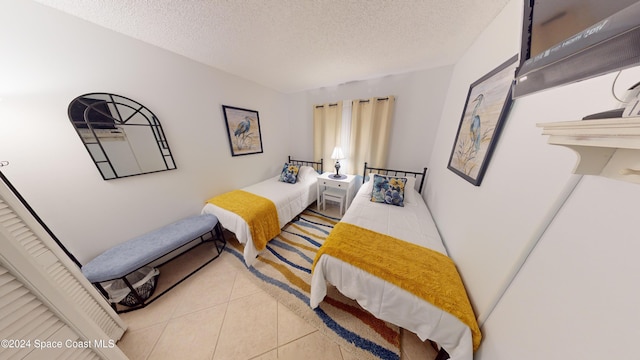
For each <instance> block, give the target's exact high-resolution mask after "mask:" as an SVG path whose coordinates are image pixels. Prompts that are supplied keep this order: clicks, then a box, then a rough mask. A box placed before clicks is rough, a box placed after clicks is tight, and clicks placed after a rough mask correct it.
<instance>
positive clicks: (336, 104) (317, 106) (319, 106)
mask: <svg viewBox="0 0 640 360" xmlns="http://www.w3.org/2000/svg"><path fill="white" fill-rule="evenodd" d="M329 106H338V103H335V104H329ZM321 107H324V105H316V109H317V108H321Z"/></svg>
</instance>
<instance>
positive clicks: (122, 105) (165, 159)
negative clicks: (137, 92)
mask: <svg viewBox="0 0 640 360" xmlns="http://www.w3.org/2000/svg"><path fill="white" fill-rule="evenodd" d="M82 107H84V108H82ZM79 111H82V118H81V119H80V115H79ZM67 113H68V116H69V121H70V122H71V124H72V125H73V128H74V129H75V130H76V133H77V134H78V136H79V137H80V140H81V141H82V143H83V145H84V146H85V148H86V149H87V152H88V153H89V156H91V159H92V160H93V162H94V164H95V165H96V167H97V168H98V171H99V172H100V175H102V178H103V179H104V180H112V179H120V178H125V177H130V176H136V175H144V174H151V173H156V172H160V171H167V170H175V169H176V168H177V166H176V163H175V160H174V158H173V155H172V154H171V149H170V148H169V143H168V142H167V139H166V137H165V134H164V130H163V129H162V125H161V124H160V121H159V120H158V117H157V116H155V114H154V113H153V112H152V111H151V110H149V109H148V108H147V107H145V106H144V105H142V104H140V103H139V102H137V101H135V100H132V99H130V98H128V97H125V96H122V95H116V94H111V93H102V92H93V93H87V94H83V95H80V96H78V97H76V98H75V99H73V100H72V101H71V102H70V103H69V107H68V109H67ZM123 115H124V116H123ZM127 115H128V116H127ZM125 116H126V117H125ZM142 118H143V119H144V120H143V121H142V122H144V121H146V124H144V123H142V124H141V123H135V124H134V123H133V122H134V121H132V119H135V120H140V119H142ZM130 121H131V123H129V124H128V122H130ZM127 126H129V127H132V126H136V127H138V128H139V127H140V126H148V127H150V132H151V134H150V136H153V141H154V142H155V143H156V144H157V146H158V153H157V155H158V156H160V157H161V159H162V161H161V162H160V161H158V160H157V159H155V161H158V162H159V163H163V164H164V166H160V167H158V169H157V170H151V171H144V170H142V169H141V168H140V171H139V172H130V173H126V174H122V173H121V174H119V173H118V170H117V167H116V166H115V165H114V164H115V163H116V161H117V160H118V159H117V158H114V157H113V155H112V156H111V158H110V157H109V154H108V152H107V150H106V149H105V147H106V146H105V145H106V141H114V140H124V141H127V143H128V144H129V148H130V149H131V152H132V155H133V156H134V157H135V153H134V150H133V147H132V146H131V143H130V142H129V140H130V139H129V137H128V136H127V135H126V127H127ZM92 148H93V150H92ZM136 162H137V158H136ZM138 166H139V164H138Z"/></svg>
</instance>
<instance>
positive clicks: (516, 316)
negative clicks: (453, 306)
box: [425, 0, 640, 360]
mask: <svg viewBox="0 0 640 360" xmlns="http://www.w3.org/2000/svg"><path fill="white" fill-rule="evenodd" d="M521 14H522V1H520V0H513V1H511V2H510V3H509V4H508V5H507V7H506V8H505V9H504V11H503V12H502V13H501V14H500V15H499V16H498V17H497V18H496V19H495V20H494V21H493V23H492V24H491V25H490V26H489V27H488V28H487V29H486V30H485V31H484V32H483V33H482V34H480V36H479V37H478V39H477V40H476V42H475V43H474V44H473V46H472V47H471V48H470V49H469V50H468V51H467V53H466V54H465V55H464V57H463V58H462V59H461V60H460V61H459V63H458V64H456V66H455V68H454V71H453V76H452V82H451V84H450V87H449V92H448V95H447V99H446V103H445V107H444V110H443V116H442V118H441V121H440V127H439V130H438V134H437V137H436V143H435V146H434V149H433V155H432V156H431V159H430V161H429V163H430V168H431V172H430V176H429V181H428V183H427V192H426V195H425V197H426V199H427V201H428V204H429V206H430V209H431V211H432V213H433V215H434V218H435V220H436V223H437V224H438V227H439V230H440V232H441V235H442V237H443V239H444V241H445V243H446V246H447V248H448V250H449V253H450V255H451V256H452V258H453V259H454V261H455V262H456V264H457V266H458V268H459V270H460V272H461V275H462V277H463V280H464V282H465V285H466V287H467V289H468V292H469V294H470V297H471V299H472V302H473V305H474V308H475V310H476V315H477V316H478V317H479V318H480V320H481V321H482V323H483V326H482V330H483V333H484V336H485V340H484V342H483V344H482V345H481V347H480V351H479V353H478V354H477V356H476V358H477V359H480V360H503V359H505V360H506V359H519V360H527V359H531V360H533V359H545V358H549V359H562V358H571V359H601V358H636V357H637V350H635V348H634V347H633V346H632V345H633V343H632V341H633V340H632V339H631V335H630V334H634V333H636V330H635V328H636V327H635V324H637V323H638V320H640V312H638V311H636V310H635V309H634V304H632V301H633V300H631V299H637V298H638V295H639V293H640V290H638V288H637V286H636V285H637V283H638V277H639V276H638V275H637V274H638V273H640V272H639V270H640V265H638V262H637V261H635V259H634V256H633V255H632V254H635V253H637V252H638V251H639V250H640V243H638V242H637V241H633V240H634V237H633V231H634V226H635V225H633V224H632V221H633V220H634V217H633V215H632V214H633V213H634V212H635V208H636V205H637V201H638V198H639V197H640V187H638V186H637V185H631V184H626V183H621V182H617V181H614V180H608V179H603V178H598V177H591V176H587V177H584V178H583V179H582V181H581V182H580V183H579V184H578V186H577V188H576V189H575V191H574V192H573V193H572V194H571V195H569V199H568V201H567V203H566V205H564V206H563V207H562V208H561V210H560V213H559V214H558V216H556V217H555V218H554V219H553V221H552V222H551V225H550V228H549V230H548V231H547V232H545V233H544V235H543V236H542V238H541V240H540V242H539V243H538V246H537V247H535V249H534V251H533V253H532V254H531V256H529V258H528V259H527V260H526V262H525V264H524V266H523V268H522V270H521V271H520V273H519V274H518V275H517V277H516V278H515V280H514V282H513V283H512V284H511V286H510V287H508V290H507V292H506V293H505V295H504V296H503V297H501V295H502V293H503V292H504V289H505V288H506V287H507V285H508V284H509V283H508V281H509V280H510V276H511V274H514V273H515V271H516V270H517V267H518V263H519V261H520V260H521V259H524V258H525V257H526V255H527V249H528V248H529V247H530V246H531V245H532V244H535V243H536V241H537V240H538V236H537V235H538V234H539V233H542V232H543V230H544V227H545V225H546V224H545V219H546V218H549V217H551V218H552V217H553V216H552V210H553V206H554V204H556V203H557V202H558V201H559V199H561V195H562V194H563V193H565V190H567V189H566V188H567V184H570V183H571V181H572V180H573V179H575V177H576V176H575V175H571V170H572V169H573V166H574V164H575V161H576V160H577V158H576V155H575V154H573V152H572V151H570V150H568V149H565V148H562V147H556V146H551V145H548V144H547V143H546V141H547V139H546V137H545V136H542V135H541V129H540V128H537V127H536V124H537V123H541V122H551V121H565V120H577V119H580V118H582V117H583V116H585V115H588V114H591V113H595V112H598V111H604V110H609V109H612V108H614V106H615V105H616V104H617V103H616V101H615V100H614V99H613V98H612V96H611V95H610V93H611V86H612V83H613V80H614V77H615V74H610V75H606V76H602V77H599V78H595V79H591V80H588V81H583V82H580V83H576V84H571V85H568V86H564V87H561V88H556V89H551V90H548V91H545V92H541V93H538V94H533V95H529V96H527V97H524V98H521V99H517V100H516V101H515V103H514V105H513V108H512V110H511V113H510V115H509V117H508V119H507V123H506V126H505V127H504V129H503V132H502V135H501V137H500V139H499V141H498V144H497V147H496V150H495V153H494V155H493V158H492V159H491V162H490V164H489V167H488V170H487V173H486V176H485V178H484V181H483V183H482V185H481V186H480V187H474V186H472V185H471V184H469V183H468V182H466V181H465V180H463V179H462V178H460V177H458V176H457V175H455V174H454V173H453V172H451V171H449V170H448V169H447V163H448V160H449V156H450V153H451V147H452V144H453V141H454V139H455V133H456V131H457V127H458V124H459V121H460V116H461V113H462V109H463V107H464V102H465V97H466V94H467V91H468V88H469V85H470V84H471V83H473V82H474V81H475V80H477V79H478V78H480V77H481V76H483V75H484V74H486V73H487V72H489V71H490V70H491V69H492V68H494V67H495V66H497V65H499V64H500V63H502V62H503V61H504V60H506V59H508V58H509V57H511V56H512V55H513V54H516V53H518V52H519V48H520V38H519V36H520V29H521V20H520V19H521V16H522V15H521ZM634 70H636V69H634ZM634 70H628V71H625V72H623V74H622V76H621V79H620V80H619V81H620V83H621V84H625V83H626V84H629V85H630V84H633V83H634V82H636V81H637V78H638V76H637V75H638V74H640V73H639V72H638V71H634ZM634 74H635V75H634ZM616 88H618V91H619V93H620V92H622V90H623V89H624V87H621V85H619V86H617V87H616ZM496 303H497V306H495V309H494V305H495V304H496ZM616 355H617V357H616Z"/></svg>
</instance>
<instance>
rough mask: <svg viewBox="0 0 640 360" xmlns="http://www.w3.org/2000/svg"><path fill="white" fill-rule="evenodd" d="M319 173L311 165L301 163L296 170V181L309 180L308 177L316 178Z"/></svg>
mask: <svg viewBox="0 0 640 360" xmlns="http://www.w3.org/2000/svg"><path fill="white" fill-rule="evenodd" d="M319 175H320V174H318V172H317V171H316V170H315V169H314V168H313V167H311V166H307V165H303V166H300V170H298V182H305V181H309V180H310V179H315V178H317V177H318V176H319Z"/></svg>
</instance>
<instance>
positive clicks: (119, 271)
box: [81, 214, 226, 313]
mask: <svg viewBox="0 0 640 360" xmlns="http://www.w3.org/2000/svg"><path fill="white" fill-rule="evenodd" d="M214 232H215V234H214ZM209 234H210V236H208V235H209ZM205 237H206V239H205ZM198 239H200V241H201V243H200V244H198V245H201V244H202V243H204V242H206V241H213V242H214V243H215V247H216V251H217V254H215V256H214V257H213V258H211V259H209V260H208V261H207V262H206V263H205V264H203V265H201V266H200V267H198V268H197V269H195V270H194V271H193V272H191V273H189V274H188V275H186V276H185V277H183V278H182V279H180V280H179V281H178V282H176V283H175V284H173V285H172V286H171V287H169V288H168V289H166V290H165V291H163V292H162V293H161V294H159V295H157V296H156V297H154V298H153V299H151V300H148V299H146V300H145V299H143V298H142V297H141V296H140V294H138V292H137V290H136V289H135V288H134V287H133V285H131V283H130V282H129V281H128V279H127V275H129V274H131V273H133V272H134V271H136V270H138V269H140V268H142V267H144V266H146V265H149V264H151V263H152V262H155V261H156V260H159V259H160V258H162V257H164V256H165V255H167V254H169V253H171V252H173V251H175V250H178V249H180V248H181V247H183V246H185V245H187V244H189V243H191V242H192V241H195V240H198ZM219 245H221V246H219ZM225 246H226V240H225V238H224V234H223V230H222V225H220V223H219V222H218V218H217V217H216V216H215V215H212V214H202V215H194V216H191V217H188V218H185V219H182V220H179V221H177V222H174V223H172V224H169V225H166V226H163V227H161V228H159V229H156V230H154V231H151V232H149V233H146V234H143V235H141V236H138V237H136V238H134V239H131V240H128V241H125V242H123V243H121V244H119V245H116V246H114V247H112V248H110V249H108V250H106V251H105V252H103V253H102V254H100V255H98V256H97V257H95V258H94V259H93V260H91V261H90V262H88V263H87V264H85V265H84V266H82V268H81V270H82V274H83V275H84V276H85V277H86V278H87V279H88V280H89V281H90V282H91V283H92V284H93V285H94V286H96V288H98V290H100V291H101V292H102V294H103V295H105V297H107V298H108V294H107V292H106V291H105V289H104V288H103V287H102V285H101V283H103V282H105V281H111V280H116V279H122V280H123V281H124V283H125V284H126V285H127V287H129V289H130V290H131V293H132V294H133V296H134V297H135V298H136V299H137V303H138V305H136V306H135V307H132V308H130V309H127V310H116V306H115V304H112V305H113V307H114V310H116V311H118V312H119V313H120V312H126V311H131V310H135V309H139V308H141V307H144V306H146V305H148V304H150V303H151V302H153V301H154V300H156V299H157V298H159V297H160V296H162V295H163V294H165V293H166V292H167V291H169V290H171V289H173V288H174V287H175V286H176V285H178V284H179V283H181V282H182V281H184V280H186V279H187V278H188V277H190V276H191V275H193V274H195V273H196V272H197V271H198V270H200V269H202V268H203V267H204V266H205V265H207V264H209V263H210V262H211V261H213V260H215V259H216V258H218V256H220V254H221V253H222V250H223V249H224V247H225ZM194 248H195V246H194ZM165 263H166V262H163V263H162V264H160V265H163V264H165Z"/></svg>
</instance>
